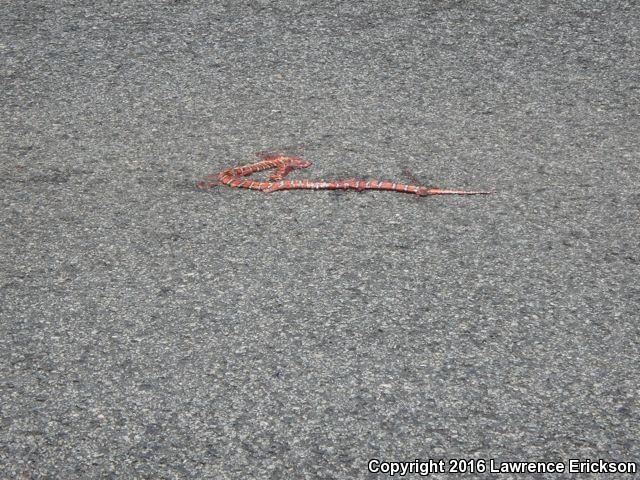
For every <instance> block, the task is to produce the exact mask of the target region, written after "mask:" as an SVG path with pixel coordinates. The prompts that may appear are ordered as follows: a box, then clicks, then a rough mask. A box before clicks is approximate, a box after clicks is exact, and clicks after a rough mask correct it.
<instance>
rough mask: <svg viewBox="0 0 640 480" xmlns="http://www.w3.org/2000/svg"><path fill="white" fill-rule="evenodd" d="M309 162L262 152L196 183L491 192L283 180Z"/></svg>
mask: <svg viewBox="0 0 640 480" xmlns="http://www.w3.org/2000/svg"><path fill="white" fill-rule="evenodd" d="M310 166H311V162H308V161H306V160H302V159H301V158H298V157H288V156H284V155H264V156H263V160H262V161H260V162H256V163H252V164H250V165H243V166H241V167H234V168H227V169H226V170H223V171H221V172H220V173H218V174H216V175H208V176H207V177H206V178H207V180H203V181H200V182H198V183H197V184H196V186H197V187H198V188H200V189H207V188H211V187H214V186H217V185H226V186H229V187H232V188H245V189H249V190H260V191H262V192H267V193H271V192H276V191H278V190H356V191H358V192H362V191H364V190H384V191H392V192H401V193H414V194H416V195H419V196H429V195H487V194H491V193H494V192H493V191H488V190H472V191H469V190H450V189H442V188H429V187H424V186H420V185H409V184H405V183H396V182H388V181H379V180H355V179H349V180H336V181H333V182H326V181H310V180H285V177H286V176H287V175H288V174H289V173H290V172H292V171H293V170H299V169H302V168H308V167H310ZM272 169H274V170H275V171H274V172H272V173H271V174H270V175H269V178H268V181H262V182H261V181H254V180H249V179H248V178H245V177H248V176H249V175H251V174H253V173H257V172H261V171H264V170H272Z"/></svg>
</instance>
